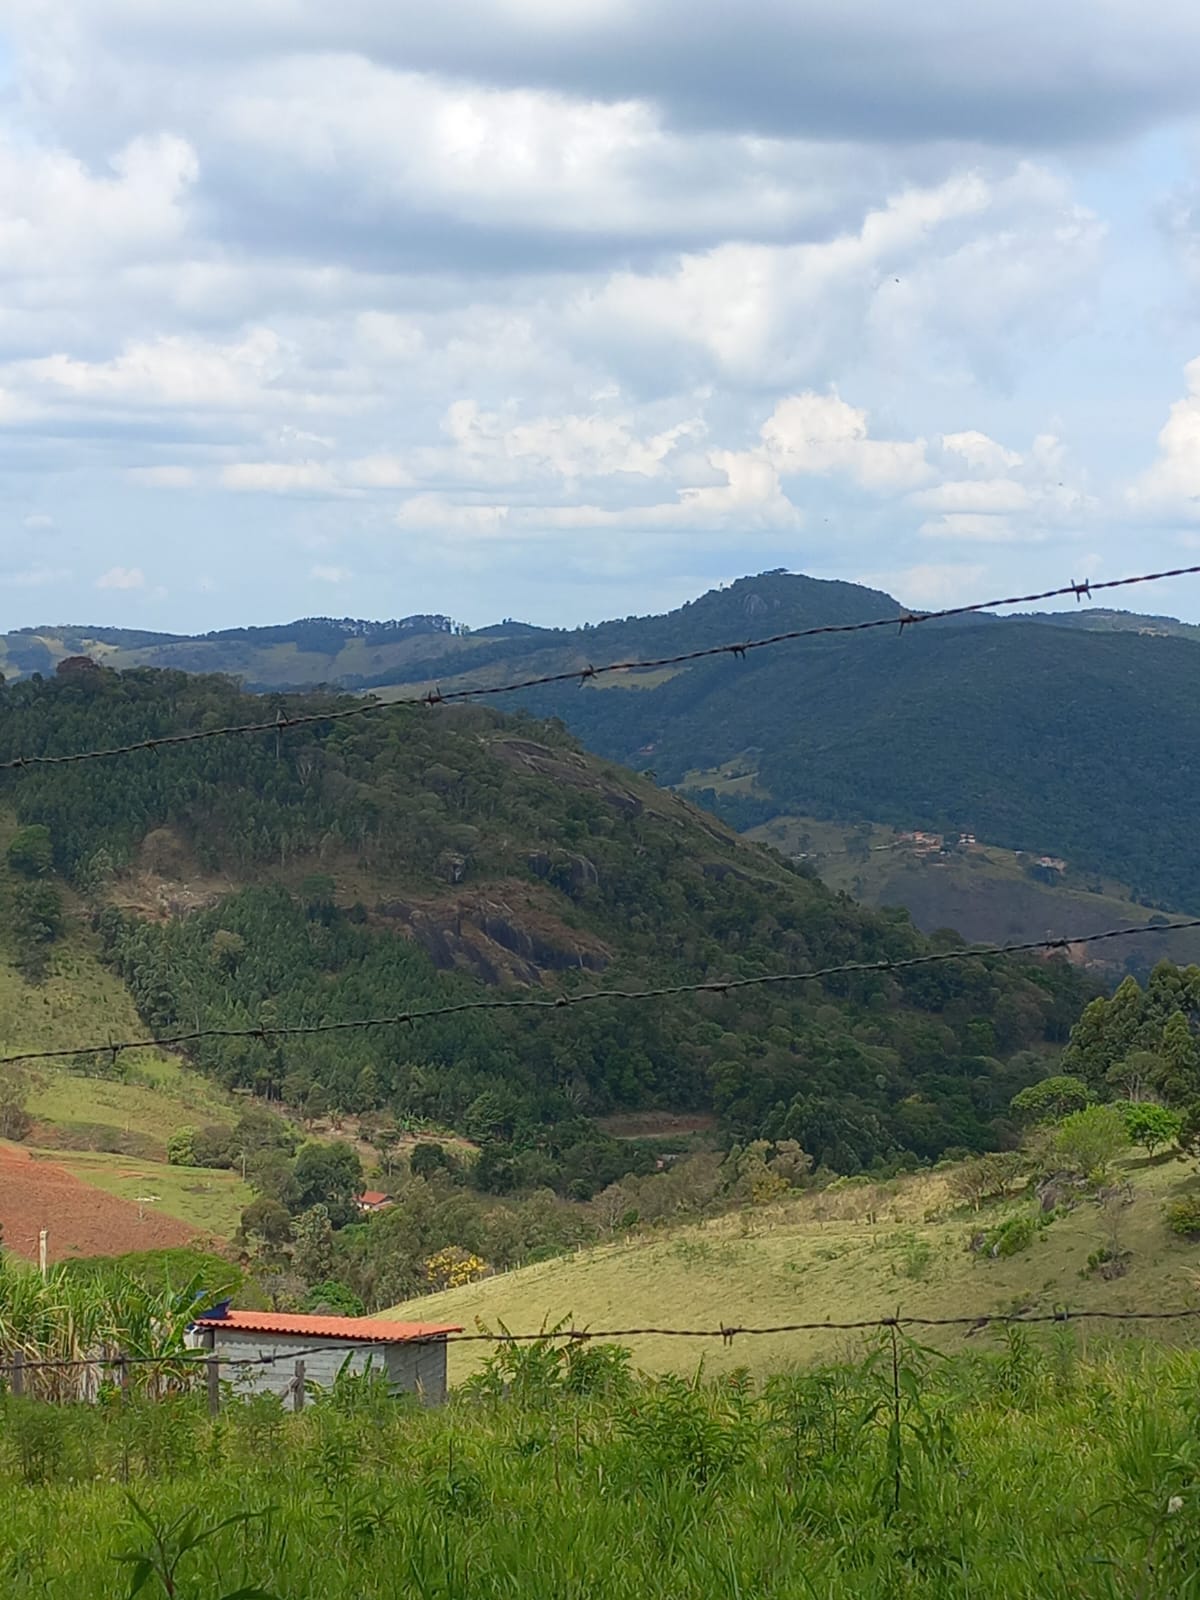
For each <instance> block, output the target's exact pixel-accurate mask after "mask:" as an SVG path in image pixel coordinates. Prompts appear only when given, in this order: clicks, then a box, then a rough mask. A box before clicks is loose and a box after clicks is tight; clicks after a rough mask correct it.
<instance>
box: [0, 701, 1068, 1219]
mask: <svg viewBox="0 0 1200 1600" xmlns="http://www.w3.org/2000/svg"><path fill="white" fill-rule="evenodd" d="M276 703H277V702H276V701H274V700H272V701H269V702H265V703H264V702H263V701H261V700H257V699H254V698H252V697H249V696H246V695H243V694H241V693H240V692H239V691H238V690H237V689H236V688H235V687H234V686H233V685H232V684H230V683H229V682H228V681H226V680H223V679H218V678H195V677H189V676H186V675H184V674H182V673H165V674H160V673H155V672H150V671H140V672H134V673H130V674H124V675H120V674H115V673H109V672H104V671H99V670H95V669H92V670H86V669H85V670H82V671H80V670H76V671H73V672H72V671H68V672H67V673H66V674H60V675H59V676H58V677H57V678H56V679H55V680H53V681H46V682H29V683H23V684H16V685H9V686H8V687H7V688H5V689H4V690H3V691H2V701H0V707H2V712H3V715H2V716H0V759H2V758H3V757H6V756H10V755H13V754H17V753H19V752H25V753H27V754H30V753H39V752H41V753H53V752H65V751H69V750H72V749H78V748H80V747H83V746H86V745H89V744H95V743H99V744H109V743H121V742H124V741H128V740H133V739H137V738H144V737H147V736H153V735H156V734H161V733H165V732H167V731H168V730H178V729H187V728H203V727H205V726H213V725H216V724H223V723H228V722H230V721H238V720H243V719H249V718H254V717H261V716H262V715H263V713H264V711H266V713H267V714H268V715H270V714H271V710H272V708H273V707H274V706H275V704H276ZM298 704H300V705H302V706H313V705H317V704H321V705H324V706H325V707H326V708H332V707H333V706H334V705H335V702H334V701H332V700H327V701H324V702H313V701H308V702H299V703H298ZM3 795H4V798H5V799H6V800H7V801H8V802H9V803H10V804H12V805H14V806H15V808H16V809H17V811H18V813H19V816H20V819H21V821H22V822H23V823H25V824H26V826H27V828H28V827H29V826H30V825H32V826H33V827H34V829H35V830H40V829H45V830H46V835H42V836H40V837H41V838H42V840H43V844H44V845H47V853H48V857H49V859H50V860H51V861H52V864H53V866H54V867H55V868H56V869H57V870H58V871H59V872H60V873H62V874H63V875H65V876H66V877H67V878H68V879H70V880H72V881H73V882H74V883H76V884H77V885H79V886H80V887H82V888H84V889H85V890H86V891H87V892H88V893H89V894H90V895H91V896H92V897H93V900H94V902H95V904H96V905H97V907H98V908H99V909H98V910H97V912H96V919H97V923H98V926H99V928H100V930H101V933H102V935H103V942H104V948H105V950H106V951H107V953H108V956H109V959H110V960H111V961H112V962H113V963H114V964H115V965H116V966H117V968H118V970H119V971H120V973H121V974H122V975H123V977H124V978H125V980H126V982H127V983H128V984H129V986H130V988H131V991H132V993H133V995H134V997H135V999H136V1002H137V1004H138V1005H139V1007H140V1009H141V1011H142V1014H143V1015H144V1017H145V1018H146V1020H147V1022H148V1023H149V1024H150V1025H152V1026H153V1027H154V1028H155V1029H160V1030H171V1029H176V1028H190V1027H193V1026H196V1025H200V1026H217V1027H245V1026H252V1027H257V1026H261V1027H263V1028H264V1031H265V1034H266V1037H265V1038H264V1039H262V1040H250V1041H245V1040H208V1041H203V1042H202V1043H200V1044H199V1045H197V1047H196V1049H195V1058H196V1060H197V1062H198V1063H199V1064H200V1065H201V1066H202V1067H203V1068H204V1069H205V1070H206V1071H208V1072H211V1073H212V1074H213V1075H214V1076H216V1077H217V1078H219V1079H220V1080H221V1081H222V1082H223V1083H225V1084H227V1085H229V1086H234V1087H236V1086H246V1087H252V1088H254V1089H257V1090H258V1091H259V1092H261V1093H264V1094H266V1095H268V1096H273V1097H280V1096H283V1095H284V1094H285V1093H286V1095H287V1097H288V1099H289V1100H290V1101H292V1102H294V1103H298V1102H299V1101H301V1100H302V1099H303V1098H304V1097H305V1096H306V1095H307V1094H308V1093H309V1092H310V1090H311V1089H312V1088H313V1086H314V1085H316V1086H319V1089H320V1093H321V1094H322V1096H324V1097H325V1098H326V1099H327V1101H328V1103H330V1104H331V1105H334V1106H341V1107H343V1108H346V1109H349V1110H372V1109H376V1108H381V1107H386V1108H387V1109H389V1110H391V1111H393V1112H395V1113H397V1114H401V1115H416V1116H429V1117H436V1118H437V1119H439V1120H441V1121H442V1122H444V1123H449V1124H451V1125H452V1126H455V1127H460V1128H463V1129H465V1130H467V1131H469V1132H470V1133H471V1134H472V1136H473V1137H475V1138H478V1139H481V1140H483V1141H485V1142H486V1144H487V1146H488V1150H489V1160H490V1161H491V1163H492V1170H493V1172H494V1179H493V1182H494V1186H495V1187H496V1188H497V1189H503V1188H505V1187H512V1186H515V1185H517V1184H519V1183H528V1182H541V1183H551V1184H553V1185H554V1186H555V1187H557V1188H560V1189H564V1190H569V1191H570V1192H573V1193H576V1194H587V1193H591V1192H593V1191H594V1190H595V1189H596V1188H598V1187H601V1186H603V1184H604V1183H606V1182H608V1181H610V1179H611V1178H612V1177H613V1176H615V1175H616V1172H615V1170H614V1167H615V1166H619V1163H620V1161H621V1160H622V1159H626V1158H627V1152H624V1151H623V1150H622V1149H621V1148H620V1147H619V1146H617V1145H616V1141H612V1140H605V1139H603V1138H601V1137H600V1136H599V1135H597V1134H596V1133H595V1131H594V1128H593V1125H592V1123H591V1121H590V1119H592V1118H594V1117H596V1116H598V1115H600V1114H603V1113H605V1112H611V1111H615V1110H620V1109H623V1108H630V1107H646V1106H667V1107H672V1108H688V1107H694V1108H699V1109H705V1110H710V1109H711V1110H715V1111H716V1112H717V1114H718V1115H719V1117H720V1118H721V1121H722V1124H723V1126H724V1128H725V1129H726V1130H727V1132H728V1133H729V1134H730V1135H731V1136H734V1137H739V1138H746V1137H751V1136H758V1135H760V1134H761V1135H764V1136H766V1137H768V1138H772V1139H795V1140H798V1141H799V1142H800V1143H801V1144H802V1146H803V1147H804V1149H805V1150H806V1151H808V1152H809V1153H810V1154H812V1155H813V1156H814V1157H815V1158H816V1159H817V1160H819V1161H820V1162H822V1163H823V1164H825V1165H827V1166H830V1167H833V1168H836V1169H838V1170H843V1171H846V1170H854V1169H856V1168H858V1167H870V1166H873V1165H878V1164H880V1163H886V1162H895V1161H897V1160H904V1159H909V1160H912V1159H930V1158H934V1157H936V1156H938V1155H940V1154H941V1153H943V1152H944V1151H945V1150H947V1149H949V1148H961V1149H979V1148H984V1147H988V1146H991V1145H993V1144H995V1143H997V1142H998V1141H999V1142H1003V1140H1004V1139H1005V1137H1006V1123H1005V1112H1006V1108H1007V1105H1008V1101H1009V1099H1010V1098H1011V1096H1012V1094H1013V1093H1014V1092H1015V1091H1016V1090H1018V1089H1019V1088H1021V1087H1022V1086H1023V1085H1024V1084H1025V1083H1027V1082H1029V1081H1031V1080H1033V1079H1034V1078H1036V1077H1038V1076H1039V1075H1040V1074H1041V1072H1042V1070H1043V1058H1042V1055H1041V1054H1040V1053H1039V1052H1042V1051H1044V1049H1045V1047H1046V1046H1047V1045H1050V1044H1053V1043H1055V1042H1056V1041H1057V1042H1062V1041H1064V1040H1065V1038H1066V1036H1067V1032H1068V1029H1069V1027H1070V1025H1071V1022H1072V1021H1073V1019H1074V1017H1075V1015H1076V1014H1077V1013H1078V1010H1079V1006H1080V1004H1081V1003H1082V1000H1083V999H1084V998H1086V994H1087V991H1086V987H1085V984H1084V982H1083V980H1082V979H1081V978H1080V977H1079V976H1078V975H1077V974H1076V973H1075V972H1074V971H1073V970H1072V969H1071V968H1069V967H1068V966H1066V964H1065V963H1062V962H1059V961H1051V962H1042V961H1032V960H1031V961H1028V962H1026V963H1025V964H1024V965H1021V966H1018V965H1015V964H1011V963H1010V964H998V963H995V962H991V961H984V960H980V959H964V960H963V961H962V962H961V963H957V962H955V963H953V964H950V965H943V966H937V967H933V968H928V969H917V970H915V971H913V972H911V973H907V974H902V975H895V976H893V975H869V976H859V977H854V978H853V979H841V980H830V981H829V982H827V983H826V984H825V985H824V986H822V987H818V986H816V985H796V986H794V987H783V988H772V989H770V990H751V991H748V992H746V993H743V994H739V995H734V996H721V995H719V994H713V995H706V996H703V997H700V998H694V997H688V996H685V997H681V998H680V999H678V1000H674V1001H664V1002H662V1003H655V1004H653V1005H637V1004H633V1005H630V1004H624V1005H621V1004H618V1003H616V1002H613V1003H599V1004H596V1005H589V1006H587V1007H582V1008H579V1009H576V1010H571V1011H568V1012H565V1013H561V1014H558V1015H556V1016H554V1017H553V1018H549V1019H547V1018H533V1019H531V1018H529V1017H528V1016H523V1015H522V1014H521V1013H516V1014H509V1015H501V1016H496V1015H486V1016H481V1015H470V1014H468V1015H466V1016H460V1017H451V1018H441V1019H437V1020H433V1021H429V1022H426V1023H420V1024H416V1025H412V1026H409V1027H403V1028H392V1029H390V1030H388V1029H382V1030H364V1031H360V1032H351V1033H346V1034H337V1035H315V1036H313V1037H312V1038H310V1039H307V1040H288V1041H279V1040H275V1041H272V1039H271V1037H270V1024H271V1023H272V1022H277V1023H279V1024H292V1023H304V1022H309V1021H313V1020H331V1019H348V1018H354V1017H362V1016H370V1015H372V1014H377V1015H378V1014H384V1015H386V1014H388V1013H394V1012H395V1011H397V1010H404V1009H407V1008H409V1007H414V1006H415V1007H424V1006H429V1005H436V1004H438V1003H440V1002H443V1001H449V1000H453V999H456V998H459V997H462V996H464V995H466V994H474V993H478V992H479V991H480V982H481V980H485V981H487V980H491V981H496V980H501V981H509V982H511V981H513V980H514V979H515V980H519V981H524V982H537V983H546V984H554V985H561V986H563V987H564V988H566V989H573V988H579V987H585V986H594V985H596V984H598V983H600V984H610V985H613V986H619V985H620V984H622V983H623V982H628V981H634V982H637V983H643V984H644V983H647V982H659V981H683V982H687V981H691V980H695V979H700V978H713V977H726V976H728V977H734V976H748V975H755V974H759V973H766V972H778V971H781V970H804V969H805V968H808V967H811V966H820V965H825V964H828V963H830V962H840V961H847V960H858V959H868V960H869V959H874V958H878V957H882V956H902V955H908V954H912V953H915V952H917V951H919V950H920V949H922V948H924V947H925V942H924V941H923V939H922V938H921V936H920V935H918V934H917V933H916V932H915V930H914V929H913V928H912V926H911V924H910V923H909V921H908V919H907V917H906V916H905V915H904V914H903V913H891V914H879V913H872V912H867V911H865V910H863V909H862V908H861V907H859V906H856V905H855V904H853V903H852V902H851V901H849V900H847V899H846V898H845V897H844V896H836V895H834V894H832V893H831V892H830V891H828V890H827V889H825V888H824V886H822V885H821V884H820V883H818V882H817V881H816V880H815V879H814V878H813V877H812V876H811V875H809V874H807V873H806V872H805V871H804V870H802V869H800V868H797V867H794V866H792V865H791V864H789V863H787V862H785V861H784V860H782V859H781V858H780V857H778V856H776V855H773V854H772V853H771V852H769V851H768V850H766V849H765V848H763V847H761V846H756V845H749V844H746V843H743V842H742V841H740V840H738V839H737V838H736V837H735V836H733V835H732V834H730V833H729V832H728V831H727V830H726V829H725V828H723V827H722V826H721V825H720V824H718V823H716V822H715V821H714V820H713V819H711V818H707V817H705V815H704V814H703V813H701V812H698V811H695V810H694V809H692V808H691V807H689V806H687V805H686V804H685V803H684V802H683V801H682V800H680V799H679V798H678V797H676V796H674V795H671V794H666V793H664V792H663V791H661V790H659V789H657V788H656V787H655V786H654V785H653V784H650V783H648V782H646V781H644V780H640V779H637V778H635V777H634V776H633V775H632V774H628V773H623V772H621V771H620V770H619V769H616V768H612V767H609V766H606V765H604V764H603V763H597V762H595V761H592V760H590V759H588V758H585V757H584V756H583V755H581V754H580V753H579V752H578V751H577V750H576V749H575V748H574V745H573V741H572V740H571V739H570V737H569V736H568V735H567V734H566V733H565V732H564V731H563V730H562V729H561V727H555V726H548V727H539V726H537V725H534V724H531V723H529V722H527V721H525V722H522V721H516V722H513V721H506V720H504V719H503V718H501V717H500V716H499V715H497V714H495V713H492V712H487V711H483V710H480V709H475V708H457V709H453V710H443V711H440V712H430V711H427V710H415V709H411V708H401V709H397V710H391V711H381V712H376V713H373V714H371V715H369V716H365V717H362V718H354V719H351V720H350V721H348V722H341V723H334V724H319V725H315V726H313V727H311V728H305V729H301V730H295V731H294V732H290V733H288V734H286V735H285V736H281V737H278V738H277V737H276V736H275V735H274V734H271V735H265V736H254V737H237V738H220V739H216V740H212V741H204V742H200V743H196V744H193V745H187V746H183V747H176V748H167V749H164V750H160V751H158V752H156V753H150V752H144V753H139V754H137V755H134V756H131V757H126V758H122V759H117V760H110V761H100V762H90V763H83V764H80V765H75V766H72V765H68V766H65V767H58V768H50V769H47V768H37V767H32V768H29V769H27V770H25V771H23V772H18V773H13V774H9V775H8V776H7V777H6V779H5V782H4V787H3ZM164 830H166V836H167V838H168V841H169V843H170V847H171V848H170V850H169V851H168V857H169V862H170V864H169V866H168V867H167V868H165V869H163V870H168V871H170V872H171V873H174V874H176V875H183V876H187V874H188V873H189V872H190V873H191V874H193V875H194V876H196V877H199V878H202V877H203V875H204V874H209V875H216V874H223V875H224V877H223V879H222V882H221V884H220V885H219V886H218V887H221V886H223V887H224V888H225V889H226V890H227V891H228V892H224V893H220V894H219V895H217V893H216V891H214V897H213V898H214V903H212V904H210V905H209V906H208V908H207V909H203V910H199V911H197V912H195V913H194V914H193V915H191V916H188V917H185V918H180V919H175V920H166V921H164V920H162V919H161V918H156V919H145V918H143V917H141V916H139V915H138V914H137V913H136V911H130V910H126V911H121V910H119V909H117V907H116V906H115V905H113V904H111V903H108V902H110V901H112V900H114V899H115V900H121V899H122V897H124V898H125V899H126V900H127V899H128V897H129V890H128V881H129V879H130V876H131V875H132V878H133V880H134V881H136V879H137V875H138V873H139V872H143V871H144V870H146V867H147V861H148V860H149V861H151V862H153V861H154V859H155V852H154V850H151V849H150V848H149V846H150V845H154V846H155V848H156V849H157V847H158V845H161V842H162V839H163V837H164ZM18 841H19V848H21V849H23V850H24V851H25V854H26V855H27V856H31V858H32V859H31V861H30V860H27V861H26V870H28V871H31V872H32V873H33V874H34V881H35V882H36V881H43V882H44V880H38V879H37V877H36V874H37V871H38V870H39V869H38V859H39V850H38V848H36V847H32V848H31V842H30V835H29V834H28V832H26V833H25V834H24V835H19V836H18ZM47 841H48V844H47ZM34 846H36V838H35V840H34ZM177 858H178V859H177ZM123 874H124V875H125V876H124V878H123V877H122V875H123ZM231 884H232V885H233V887H232V888H230V885H231ZM51 941H52V935H51ZM46 942H47V941H45V940H43V941H42V943H46ZM506 962H507V963H508V964H507V965H506V964H505V963H506Z"/></svg>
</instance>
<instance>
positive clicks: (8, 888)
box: [0, 811, 250, 1237]
mask: <svg viewBox="0 0 1200 1600" xmlns="http://www.w3.org/2000/svg"><path fill="white" fill-rule="evenodd" d="M15 827H16V823H15V820H14V818H13V816H12V813H11V812H9V811H0V910H3V909H4V908H5V907H6V906H7V905H8V904H9V902H10V901H11V896H12V893H13V890H14V887H15V883H14V879H13V875H12V874H11V873H10V872H9V871H8V870H7V868H6V867H5V865H4V852H5V850H6V849H7V847H8V843H9V841H10V839H11V838H12V834H13V832H14V830H15ZM60 892H62V893H64V894H65V897H66V900H67V911H66V920H65V927H64V933H63V935H62V937H61V938H60V939H58V940H57V941H56V942H55V944H54V946H53V951H52V954H51V958H50V966H49V971H48V973H47V975H46V978H45V980H44V981H43V982H40V983H38V984H31V983H29V982H28V981H27V980H26V979H25V978H24V977H22V976H21V974H20V973H19V972H18V971H17V968H16V965H15V950H14V944H13V934H12V926H11V918H10V917H9V916H7V915H4V916H0V1055H10V1054H16V1053H18V1052H19V1051H21V1050H43V1049H53V1050H58V1049H71V1048H73V1047H75V1046H81V1045H85V1044H93V1043H95V1041H96V1040H97V1039H109V1038H111V1039H126V1038H130V1037H136V1036H137V1035H138V1034H139V1033H143V1032H144V1031H145V1024H144V1022H143V1020H142V1019H141V1017H139V1015H138V1012H137V1007H136V1006H135V1005H134V1002H133V999H132V997H131V995H130V993H129V990H128V989H127V988H126V986H125V984H124V983H123V982H122V981H121V979H120V978H119V977H118V976H117V975H116V974H115V973H114V972H113V971H112V969H111V968H110V967H108V966H106V965H104V964H103V962H102V961H101V959H100V944H99V940H98V938H97V937H96V935H95V933H94V932H92V930H91V928H90V926H89V917H88V914H87V911H86V908H85V907H84V906H83V905H82V903H81V902H80V901H78V900H77V899H76V898H75V897H74V896H73V895H72V894H71V893H70V890H69V889H68V888H66V886H61V888H60ZM99 1068H100V1069H103V1068H104V1063H100V1064H99ZM5 1070H6V1071H8V1072H9V1073H10V1074H11V1072H12V1069H11V1068H10V1069H5ZM120 1070H121V1072H122V1074H123V1075H124V1076H123V1078H122V1079H117V1078H112V1077H93V1076H82V1075H81V1074H80V1072H79V1071H78V1070H73V1069H72V1068H70V1067H69V1066H68V1065H67V1064H66V1063H65V1062H64V1063H61V1064H59V1063H52V1062H41V1063H38V1064H36V1065H31V1066H29V1067H26V1068H21V1069H19V1076H20V1079H21V1081H22V1084H23V1087H24V1090H25V1101H26V1104H27V1106H28V1109H29V1111H30V1112H31V1113H32V1115H33V1116H34V1117H35V1118H36V1122H35V1125H34V1128H33V1131H32V1133H31V1134H30V1137H29V1139H28V1140H27V1141H25V1148H26V1149H27V1150H31V1151H33V1152H35V1153H36V1154H38V1155H41V1156H45V1157H46V1158H48V1159H49V1160H50V1161H52V1163H53V1165H54V1166H55V1167H56V1168H63V1169H65V1170H66V1171H68V1172H69V1173H71V1174H72V1175H73V1176H74V1177H76V1178H78V1179H79V1180H80V1181H81V1182H83V1183H86V1184H89V1185H91V1186H93V1187H95V1188H97V1189H100V1190H104V1191H106V1192H108V1193H110V1194H113V1195H117V1196H119V1197H121V1198H122V1199H125V1200H129V1201H132V1202H136V1201H137V1200H138V1198H139V1196H146V1195H154V1196H155V1197H156V1198H155V1200H154V1201H153V1202H152V1209H153V1210H154V1211H155V1212H157V1213H161V1214H162V1215H163V1216H166V1217H174V1218H177V1219H178V1220H179V1221H182V1222H186V1223H189V1224H191V1225H193V1226H195V1227H197V1228H200V1229H202V1230H203V1231H205V1232H211V1233H215V1234H217V1235H219V1236H222V1237H224V1236H227V1235H228V1234H230V1233H231V1232H232V1231H233V1229H234V1228H235V1227H236V1225H237V1220H238V1216H239V1215H240V1212H241V1210H242V1208H243V1207H244V1206H245V1205H246V1204H247V1203H248V1201H249V1198H250V1195H249V1191H248V1190H247V1189H246V1188H245V1186H244V1185H243V1184H242V1183H241V1182H240V1181H239V1180H237V1179H236V1178H235V1176H234V1174H232V1173H229V1172H201V1171H199V1170H197V1169H185V1168H180V1167H171V1166H168V1165H167V1162H166V1143H167V1139H168V1138H169V1136H170V1135H171V1133H172V1132H174V1130H175V1129H176V1128H178V1127H180V1126H183V1125H186V1124H212V1123H230V1122H232V1121H233V1119H234V1116H235V1110H236V1108H235V1106H234V1103H233V1101H232V1100H231V1098H230V1096H229V1095H227V1094H226V1093H225V1092H224V1091H222V1090H221V1089H220V1088H219V1087H218V1086H217V1085H216V1084H214V1083H213V1082H212V1081H211V1080H210V1079H207V1078H205V1077H203V1076H202V1075H201V1074H200V1073H198V1072H196V1071H194V1070H193V1069H191V1068H189V1067H188V1066H186V1065H185V1064H184V1063H183V1062H182V1061H180V1060H179V1059H178V1058H177V1057H173V1056H169V1055H166V1054H164V1053H163V1052H161V1051H156V1050H142V1051H130V1052H128V1053H127V1054H125V1055H123V1056H122V1057H121V1064H120ZM0 1220H2V1219H0Z"/></svg>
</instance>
